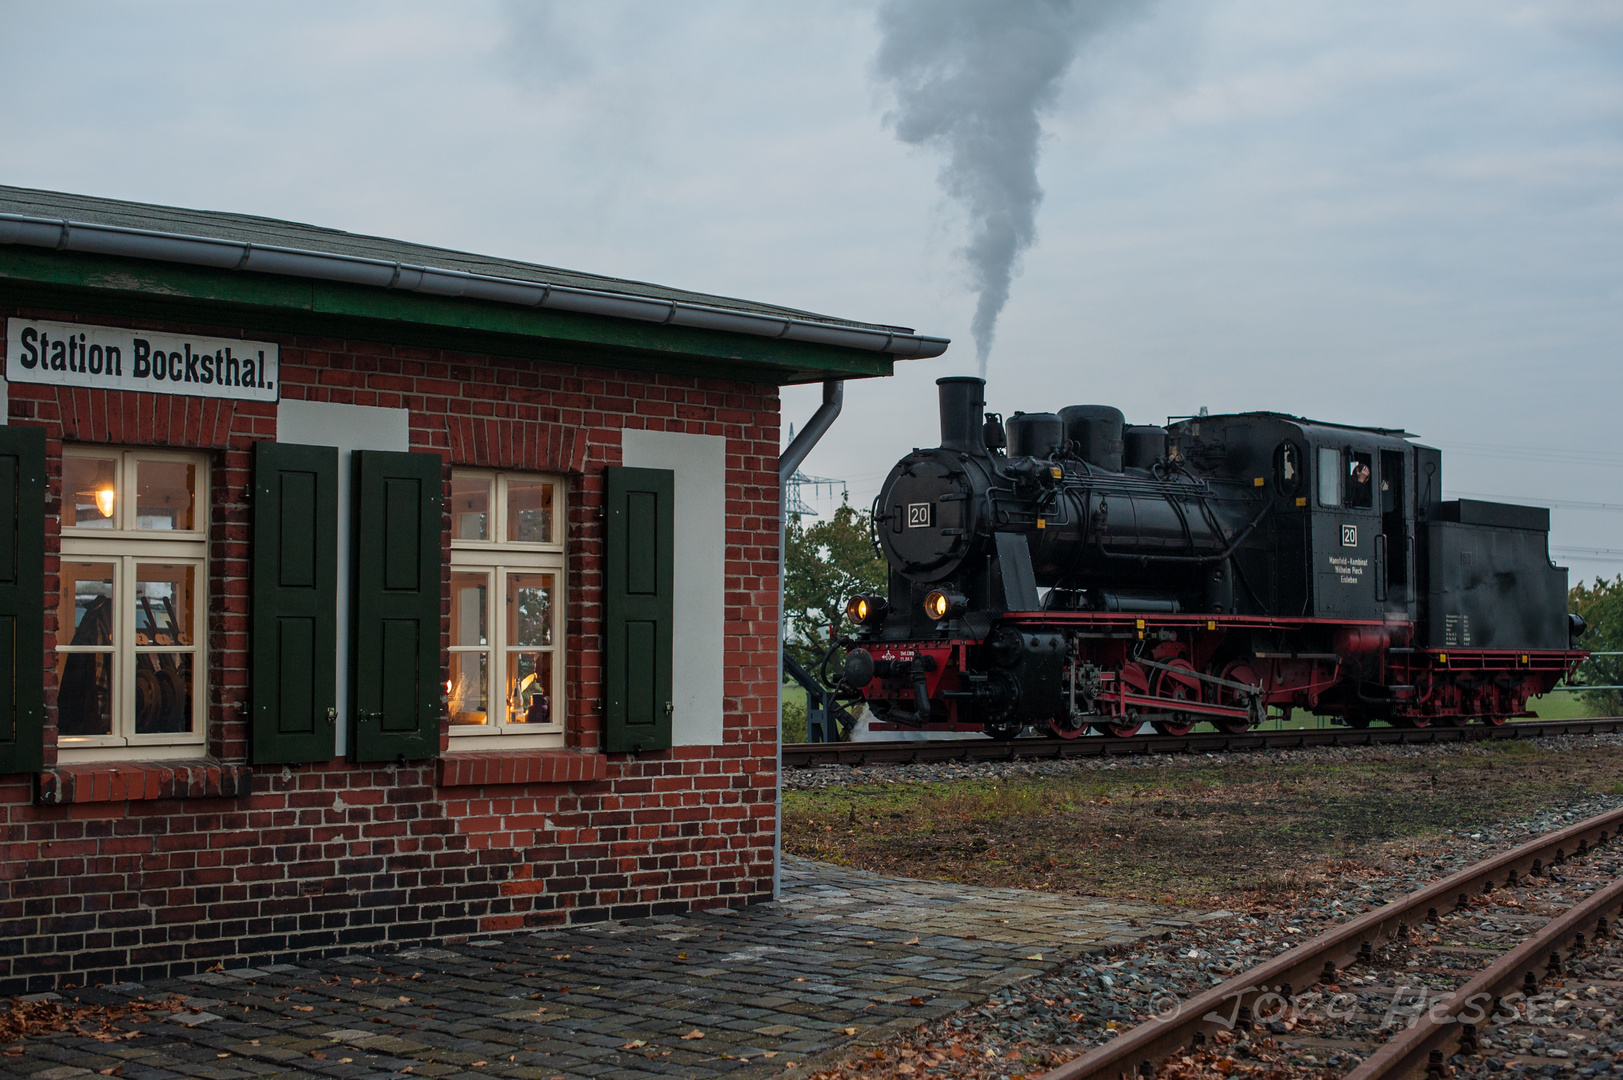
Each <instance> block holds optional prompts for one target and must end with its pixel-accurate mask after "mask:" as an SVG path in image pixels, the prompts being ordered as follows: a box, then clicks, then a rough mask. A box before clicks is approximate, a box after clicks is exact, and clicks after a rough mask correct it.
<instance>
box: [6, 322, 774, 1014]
mask: <svg viewBox="0 0 1623 1080" xmlns="http://www.w3.org/2000/svg"><path fill="white" fill-rule="evenodd" d="M0 315H16V316H19V317H24V318H43V319H57V320H65V321H71V320H73V318H74V315H73V313H72V312H63V311H22V310H16V311H7V310H3V309H0ZM81 321H85V322H94V323H98V324H101V325H109V324H115V323H119V322H120V320H117V319H111V318H107V317H100V316H98V317H96V318H93V319H91V318H87V319H83V320H81ZM124 324H125V325H136V326H143V327H145V328H148V329H156V330H161V329H171V330H176V331H179V332H185V333H193V334H200V335H201V334H207V335H210V336H218V337H231V336H241V337H247V338H255V339H259V340H265V339H267V338H274V335H267V334H265V333H263V332H258V331H256V332H253V333H247V332H240V333H239V332H238V331H235V330H233V329H232V328H231V327H228V326H226V327H222V326H154V325H151V324H145V323H135V322H128V323H124ZM279 344H280V345H281V383H282V395H283V398H284V399H303V400H312V401H330V402H338V403H343V404H352V405H373V406H383V407H390V408H405V409H408V410H410V418H411V419H410V422H411V440H412V449H413V450H421V451H433V452H437V453H439V454H440V455H441V456H442V457H444V458H445V461H446V469H447V478H448V477H449V469H450V467H451V466H452V465H473V466H484V467H492V468H511V469H526V470H538V471H542V470H544V471H552V472H561V473H565V474H568V475H570V477H571V484H572V492H571V503H570V507H569V525H568V529H569V609H568V613H567V620H568V629H567V641H568V665H567V672H566V686H567V690H568V713H567V715H568V732H569V734H568V741H569V745H570V747H571V748H572V751H573V752H574V753H575V754H580V753H595V750H596V747H597V746H598V745H599V738H598V736H599V717H600V713H599V711H598V702H599V698H600V695H599V693H598V684H599V655H598V642H599V626H598V619H599V607H598V605H599V594H598V589H599V575H598V570H597V558H598V556H599V554H600V551H601V543H602V538H601V528H600V519H599V510H600V507H601V502H602V469H603V467H604V466H605V465H614V464H618V462H619V459H620V429H621V428H625V427H636V428H649V429H654V430H664V431H676V432H687V433H698V434H707V435H723V436H725V437H726V438H727V519H728V525H727V553H726V588H727V622H726V630H725V632H726V650H727V652H726V668H727V671H728V673H729V675H728V683H727V687H726V697H725V699H724V706H723V707H724V712H725V716H724V732H725V734H724V740H725V741H724V743H723V744H722V745H721V746H717V747H682V748H678V749H677V750H675V751H671V752H667V753H657V754H644V755H641V756H640V757H636V758H633V757H632V756H630V755H623V754H616V755H609V756H607V758H606V761H605V762H603V763H601V764H602V766H603V767H595V766H597V765H598V763H595V762H594V763H591V764H592V765H593V766H594V767H593V768H590V769H587V770H584V771H583V770H581V769H579V768H576V767H574V766H572V765H567V764H566V765H565V766H561V767H557V768H553V767H550V766H549V767H543V768H530V769H528V770H527V771H526V770H524V769H520V770H518V772H517V773H513V772H512V771H511V770H509V772H508V773H507V774H505V775H507V776H513V775H517V776H520V777H531V776H540V777H543V780H542V781H539V782H520V783H501V784H490V783H482V784H481V783H468V784H464V785H461V786H446V785H444V784H442V783H440V781H441V780H442V779H445V778H453V779H454V778H456V777H458V776H460V777H461V778H463V779H464V780H466V779H468V778H472V779H473V780H478V779H479V778H480V777H481V776H484V775H486V774H485V773H483V772H481V771H480V770H478V769H474V768H462V769H446V770H445V771H446V772H447V773H450V774H452V775H451V776H450V777H446V776H444V775H443V774H442V772H441V769H440V768H437V767H436V766H435V765H433V764H432V763H427V764H424V763H412V764H410V765H407V766H404V767H399V768H397V767H395V766H388V767H385V768H377V767H372V766H365V767H362V766H354V765H350V764H348V763H346V762H342V761H335V762H330V763H325V764H321V765H313V766H296V767H293V768H287V769H283V768H281V767H267V768H264V769H262V770H259V771H256V772H255V773H254V775H253V776H252V780H251V785H249V788H248V793H247V794H245V795H243V796H240V797H209V796H208V795H207V794H204V795H202V796H195V795H194V796H193V797H175V796H176V795H177V794H180V793H185V792H187V791H188V790H190V791H193V792H197V791H203V792H214V793H219V792H222V791H224V792H230V791H232V790H233V788H232V787H231V777H232V776H233V775H236V774H237V773H240V769H238V770H233V769H231V768H229V767H228V768H226V769H225V770H224V773H225V775H226V780H225V782H224V783H223V785H222V783H221V782H219V781H218V777H219V775H220V772H221V770H208V771H207V772H208V776H211V777H214V778H215V779H214V780H210V779H209V778H208V777H203V778H202V779H197V777H196V776H194V777H193V778H192V779H191V780H190V781H188V780H187V778H184V777H183V778H181V779H180V780H179V781H178V782H177V781H175V779H174V777H172V776H169V777H167V778H166V779H164V780H163V781H162V782H160V781H159V780H158V779H157V778H155V777H151V776H148V777H147V778H146V780H147V786H148V788H149V790H148V791H147V792H145V793H146V794H159V795H160V796H161V797H157V798H138V799H130V798H127V797H125V796H127V795H128V794H130V792H132V791H134V792H138V793H139V792H141V789H142V786H143V784H142V781H141V780H140V779H134V780H130V781H129V782H128V783H125V779H126V778H124V777H115V778H114V779H115V781H116V783H115V784H114V785H113V786H111V787H110V786H109V785H108V784H107V783H106V777H94V776H90V777H87V776H84V775H81V776H79V777H77V778H76V777H74V776H72V775H71V773H74V772H82V771H88V772H92V773H94V772H96V771H97V770H95V769H90V770H83V769H82V767H75V768H74V769H72V770H63V775H60V776H57V777H55V778H48V779H50V781H51V782H50V783H49V784H46V783H40V782H38V778H35V777H29V776H10V777H0V829H3V834H0V835H3V839H4V844H5V849H4V855H3V859H0V992H12V991H16V990H20V989H25V988H26V989H27V990H30V991H35V990H42V989H50V988H55V987H57V986H59V985H64V984H77V985H83V984H86V983H93V982H97V981H109V980H122V979H145V978H155V977H162V976H178V975H186V974H190V973H193V972H196V971H199V970H202V969H203V968H206V967H208V966H209V965H211V964H213V963H215V962H216V961H220V960H230V961H233V962H235V961H238V960H243V961H247V962H250V963H258V962H273V960H274V959H275V958H284V959H285V958H287V957H290V956H294V955H301V954H306V955H307V954H309V953H312V952H319V951H324V950H333V949H343V948H349V947H359V946H365V947H368V948H376V947H378V946H379V945H380V944H384V945H386V944H389V943H396V942H407V941H419V940H424V939H431V938H445V937H458V936H463V935H468V934H474V933H479V932H486V931H500V930H509V929H514V928H517V927H523V926H539V925H551V924H556V923H562V922H570V921H589V920H593V919H602V918H610V917H633V916H640V915H648V914H657V913H664V912H671V911H677V910H682V909H685V908H689V907H693V906H714V905H719V904H740V903H743V902H746V901H749V900H753V899H760V898H762V897H764V896H766V895H767V894H768V893H769V892H770V889H771V858H772V850H771V849H772V828H773V813H774V811H773V806H774V788H775V776H774V750H773V741H774V736H775V727H776V717H775V710H776V686H777V652H776V636H775V622H774V618H775V607H776V602H777V528H776V520H777V505H778V504H777V479H776V477H777V473H776V458H777V451H778V402H777V393H776V390H775V388H773V387H770V386H756V385H752V384H746V383H734V382H722V381H715V380H699V379H691V378H679V377H673V376H664V375H645V374H639V373H634V372H629V371H617V370H609V369H598V368H589V367H583V366H579V365H574V364H563V363H560V364H548V363H538V362H530V361H519V360H508V359H501V358H494V357H486V356H477V355H469V354H457V353H449V352H442V351H436V350H429V349H416V348H404V347H394V346H389V345H379V344H374V343H369V342H362V341H344V340H328V339H310V338H294V337H288V338H283V339H280V340H279ZM0 347H3V346H0ZM9 391H10V422H11V423H13V424H20V425H36V426H40V427H44V428H45V429H46V436H47V455H48V459H49V472H50V476H51V485H50V489H49V496H48V498H49V502H48V505H47V508H46V534H47V535H46V595H45V605H46V648H47V651H48V652H47V670H46V705H47V709H46V712H47V718H46V736H45V743H46V750H45V759H46V765H47V769H48V770H50V769H51V767H52V766H54V765H55V764H56V749H55V741H56V739H55V705H54V702H55V672H54V668H53V667H52V665H51V663H50V656H49V650H50V649H51V647H52V646H53V644H54V641H55V637H54V635H55V630H56V627H55V625H54V612H55V603H56V587H57V586H56V582H57V577H56V575H57V571H58V569H59V566H58V563H59V556H58V552H59V551H60V532H59V529H60V524H59V523H60V518H59V515H60V509H61V486H60V459H61V452H62V444H63V442H64V441H69V442H98V443H99V442H107V443H116V444H122V445H132V446H140V445H156V446H181V447H194V448H204V449H207V450H209V451H211V454H212V459H213V471H212V477H213V480H212V483H213V492H212V494H213V500H212V501H213V507H212V515H213V520H212V523H211V534H210V560H211V561H210V579H211V580H210V592H209V605H210V612H209V642H208V644H209V661H208V672H209V677H208V717H209V721H208V729H209V750H210V753H211V754H212V755H213V757H214V758H215V760H216V761H218V762H220V763H222V764H223V765H225V766H232V765H237V766H240V765H241V763H243V762H245V760H246V755H247V747H248V731H247V724H246V717H247V714H248V709H247V701H248V678H247V672H248V651H247V650H248V647H249V643H248V630H249V623H248V610H247V607H248V584H249V577H248V575H249V569H250V564H249V558H250V554H251V553H250V550H249V544H248V529H249V520H250V507H249V495H250V490H251V488H250V481H251V476H250V469H251V448H252V443H253V442H254V441H256V440H258V439H267V438H273V437H274V435H275V425H276V420H275V417H276V407H275V405H273V404H265V403H238V404H233V403H222V402H215V401H212V400H208V399H203V398H185V397H165V396H160V395H152V394H132V393H122V392H109V391H91V390H59V389H56V388H49V387H41V386H34V385H28V384H12V385H11V386H10V388H9ZM446 535H447V536H448V535H449V522H448V521H447V526H446ZM444 610H445V611H446V620H447V623H448V619H449V590H448V586H447V588H446V600H445V604H444ZM446 629H447V628H443V627H442V656H443V646H444V642H445V640H446V639H445V633H446ZM442 662H443V661H442ZM443 677H444V676H443V674H442V676H441V678H442V679H443ZM448 741H449V737H448V736H447V735H444V734H443V733H442V739H441V742H442V748H443V747H444V746H446V745H447V744H448ZM558 753H559V752H556V751H555V752H554V755H556V754H558ZM532 764H533V763H532ZM442 767H443V766H442ZM571 770H572V771H571ZM101 771H105V770H101ZM202 772H203V771H201V770H200V771H199V773H198V775H201V773H202ZM594 774H596V775H600V776H601V779H588V780H575V781H562V780H560V779H557V778H561V777H564V776H577V775H588V776H592V775H594ZM489 775H491V776H494V775H496V774H495V773H494V772H492V773H490V774H489ZM76 779H77V783H75V782H74V781H75V780H76ZM98 780H99V781H100V782H99V783H98V782H97V781H98ZM188 782H189V783H190V788H188ZM42 789H49V790H50V791H52V792H53V793H54V794H53V795H52V796H51V797H52V798H56V797H59V793H61V792H67V793H68V795H67V797H66V798H64V800H63V801H64V804H63V805H47V804H44V803H43V802H41V801H40V799H39V795H40V791H41V790H42ZM113 796H117V798H116V799H115V798H113ZM72 798H78V799H80V800H97V801H78V802H73V801H70V800H71V799H72Z"/></svg>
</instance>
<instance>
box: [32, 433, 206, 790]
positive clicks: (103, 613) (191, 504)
mask: <svg viewBox="0 0 1623 1080" xmlns="http://www.w3.org/2000/svg"><path fill="white" fill-rule="evenodd" d="M207 484H208V458H207V457H205V456H203V455H200V454H186V453H176V452H170V451H163V450H119V449H112V448H108V447H102V446H73V445H69V446H66V447H64V448H63V452H62V560H61V572H60V573H59V575H58V582H59V592H58V601H57V609H56V682H57V693H56V706H57V710H56V711H57V721H56V728H57V746H58V750H59V753H60V755H61V757H62V759H63V760H73V759H75V758H79V759H95V758H114V757H149V758H161V757H181V756H195V755H198V754H201V753H202V752H203V741H204V739H203V721H204V698H205V695H204V692H203V687H204V668H205V666H206V665H205V651H204V648H203V643H204V640H205V638H206V632H205V625H206V624H205V621H204V620H205V619H206V618H207V609H208V604H207V601H206V597H207V591H208V521H207V516H208V515H207V505H208V503H207V500H206V499H205V498H204V493H205V492H206V491H207Z"/></svg>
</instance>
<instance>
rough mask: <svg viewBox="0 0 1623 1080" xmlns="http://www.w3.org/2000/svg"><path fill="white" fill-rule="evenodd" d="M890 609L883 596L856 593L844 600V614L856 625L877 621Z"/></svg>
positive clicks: (866, 624) (870, 623) (867, 624)
mask: <svg viewBox="0 0 1623 1080" xmlns="http://www.w3.org/2000/svg"><path fill="white" fill-rule="evenodd" d="M889 611H890V603H889V602H888V601H887V600H886V599H885V598H884V597H883V596H869V595H868V594H866V593H857V595H855V596H853V597H852V598H851V599H849V600H847V601H846V602H845V616H846V618H848V619H850V620H851V621H852V622H854V623H856V624H857V625H858V626H869V625H872V624H873V623H877V622H879V621H880V620H881V619H883V618H884V617H885V615H886V614H887V613H888V612H889Z"/></svg>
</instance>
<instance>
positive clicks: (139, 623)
mask: <svg viewBox="0 0 1623 1080" xmlns="http://www.w3.org/2000/svg"><path fill="white" fill-rule="evenodd" d="M195 569H196V568H195V567H192V566H180V565H163V564H152V563H142V564H140V565H138V566H137V567H136V572H135V643H136V645H190V644H191V643H192V574H193V571H194V570H195Z"/></svg>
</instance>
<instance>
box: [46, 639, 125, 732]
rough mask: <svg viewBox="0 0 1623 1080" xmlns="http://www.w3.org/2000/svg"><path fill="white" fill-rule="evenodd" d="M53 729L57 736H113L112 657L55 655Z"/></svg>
mask: <svg viewBox="0 0 1623 1080" xmlns="http://www.w3.org/2000/svg"><path fill="white" fill-rule="evenodd" d="M56 730H57V733H58V734H61V735H111V734H112V733H113V654H112V653H110V652H102V653H58V654H57V656H56Z"/></svg>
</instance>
